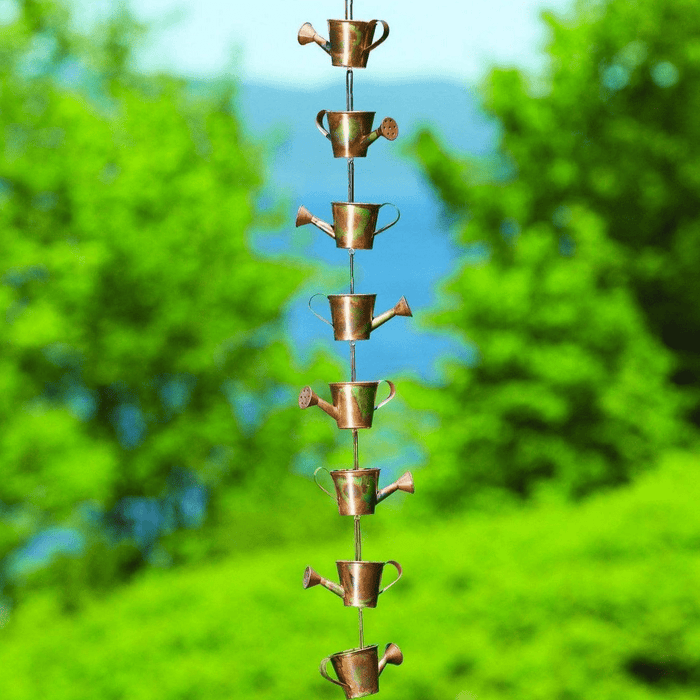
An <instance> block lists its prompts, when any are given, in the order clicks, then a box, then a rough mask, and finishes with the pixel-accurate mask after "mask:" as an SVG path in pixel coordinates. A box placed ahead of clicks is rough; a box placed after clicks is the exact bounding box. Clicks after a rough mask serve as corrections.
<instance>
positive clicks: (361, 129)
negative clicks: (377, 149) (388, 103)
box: [316, 109, 399, 158]
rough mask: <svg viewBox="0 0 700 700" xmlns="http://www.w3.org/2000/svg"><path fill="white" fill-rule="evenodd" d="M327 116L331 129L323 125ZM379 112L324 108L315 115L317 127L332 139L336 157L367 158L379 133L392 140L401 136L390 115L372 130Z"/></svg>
mask: <svg viewBox="0 0 700 700" xmlns="http://www.w3.org/2000/svg"><path fill="white" fill-rule="evenodd" d="M326 114H327V115H328V128H329V129H330V131H328V130H327V129H326V128H325V127H324V126H323V117H324V115H326ZM375 114H376V112H329V111H328V110H325V109H322V110H321V111H320V112H319V113H318V114H317V115H316V126H317V127H318V130H319V131H320V132H321V133H322V134H323V135H324V136H325V137H326V138H327V139H329V140H330V142H331V145H332V146H333V156H334V157H335V158H364V157H365V156H366V155H367V149H368V148H369V146H370V144H372V143H374V142H375V141H376V140H377V139H378V138H379V137H380V136H383V137H384V138H386V139H388V140H389V141H393V140H394V139H395V138H396V137H397V136H398V135H399V127H398V126H397V124H396V122H395V121H394V120H393V119H392V118H391V117H384V119H382V123H381V124H380V125H379V127H378V128H376V129H375V130H374V131H372V122H373V121H374V115H375Z"/></svg>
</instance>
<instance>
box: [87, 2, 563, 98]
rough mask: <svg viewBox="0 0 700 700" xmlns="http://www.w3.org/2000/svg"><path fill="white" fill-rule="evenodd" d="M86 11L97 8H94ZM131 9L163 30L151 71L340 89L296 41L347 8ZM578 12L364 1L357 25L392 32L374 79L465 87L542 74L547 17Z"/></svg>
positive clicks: (146, 59)
mask: <svg viewBox="0 0 700 700" xmlns="http://www.w3.org/2000/svg"><path fill="white" fill-rule="evenodd" d="M80 1H81V2H83V3H87V5H88V6H91V7H92V8H94V7H95V4H94V0H92V1H91V0H80ZM103 1H105V2H107V4H108V6H112V7H113V3H112V2H109V0H103ZM131 5H132V8H133V10H134V12H135V13H136V14H137V15H138V16H139V17H141V18H143V19H147V20H150V21H155V22H157V23H158V24H160V28H159V29H158V31H157V32H156V33H155V36H154V41H153V43H152V46H151V47H150V48H149V49H147V50H145V51H144V52H143V54H142V65H143V66H144V67H147V68H150V69H156V68H169V69H176V70H177V71H178V72H181V73H183V74H186V75H191V76H208V75H215V74H217V73H220V72H222V70H225V69H226V68H227V67H228V68H230V69H231V70H233V71H234V72H236V74H237V75H238V77H240V78H241V79H243V80H245V81H254V82H263V83H267V84H270V85H285V86H289V85H294V84H297V83H300V82H301V83H305V84H306V85H307V86H318V85H322V84H328V83H331V82H334V81H337V79H338V75H337V74H338V72H339V70H338V69H333V68H332V67H331V66H330V60H329V59H328V58H327V57H326V56H325V54H323V52H322V51H321V50H320V49H319V48H318V47H316V46H313V45H310V46H304V47H301V46H299V45H298V44H297V42H296V32H297V30H298V28H299V27H300V26H301V24H302V23H303V22H305V21H310V22H311V23H312V24H313V25H314V27H315V28H316V30H317V31H318V32H319V33H320V34H321V35H323V36H327V24H326V20H327V19H341V18H343V16H344V0H332V1H330V0H264V1H260V0H259V1H257V2H256V1H254V0H139V2H138V3H135V2H133V1H132V2H131ZM569 5H570V0H486V1H484V0H480V1H479V2H464V1H463V0H439V1H438V2H430V3H410V2H406V0H354V17H355V19H363V20H369V19H374V18H377V19H384V20H386V21H387V22H388V23H389V26H390V28H391V35H390V37H389V39H388V40H387V41H386V42H385V43H384V44H383V45H382V46H380V47H378V48H377V50H376V51H375V52H373V54H372V58H371V62H370V64H369V68H368V71H371V72H372V73H373V77H376V78H379V77H380V76H381V78H386V79H388V80H397V79H402V78H410V77H431V76H440V77H442V78H453V79H455V80H459V81H463V80H464V79H465V78H466V79H467V80H476V79H478V77H479V76H480V75H481V74H482V73H483V71H484V68H485V67H486V66H487V65H489V64H492V63H494V62H497V63H499V64H515V65H519V66H529V67H537V65H538V59H537V52H538V48H539V47H540V46H541V45H542V42H543V41H544V39H545V36H546V35H545V31H544V29H543V26H542V23H541V22H540V21H539V20H538V16H539V13H540V12H541V11H542V10H543V9H552V10H555V11H565V9H566V8H567V7H568V6H569ZM93 11H94V10H93ZM234 66H235V68H234Z"/></svg>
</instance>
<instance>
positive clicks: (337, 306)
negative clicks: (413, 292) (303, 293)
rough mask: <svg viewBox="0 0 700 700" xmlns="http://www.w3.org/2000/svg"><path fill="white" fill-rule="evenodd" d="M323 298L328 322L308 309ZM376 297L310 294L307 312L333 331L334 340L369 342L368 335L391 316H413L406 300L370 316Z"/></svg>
mask: <svg viewBox="0 0 700 700" xmlns="http://www.w3.org/2000/svg"><path fill="white" fill-rule="evenodd" d="M317 296H322V297H323V296H325V297H326V298H327V299H328V301H329V302H330V305H331V319H332V322H331V321H328V320H326V319H325V318H323V316H321V315H320V314H317V313H316V312H315V311H314V310H313V309H312V308H311V302H312V301H313V299H314V297H317ZM376 298H377V295H376V294H329V295H327V296H326V295H325V294H321V293H320V292H319V293H318V294H314V295H313V296H312V297H311V299H309V309H311V313H312V314H313V315H314V316H317V317H318V318H320V319H321V320H322V321H323V322H324V323H327V324H328V325H329V326H330V327H331V328H332V329H333V337H334V338H335V340H369V334H370V333H371V332H372V331H373V330H375V329H376V328H379V326H381V325H382V324H384V323H386V322H387V321H388V320H390V319H392V318H394V316H413V314H412V313H411V309H410V307H409V306H408V302H407V301H406V297H401V299H400V300H399V302H398V303H397V304H396V306H394V308H393V309H389V310H388V311H385V312H384V313H383V314H379V316H374V315H373V314H374V301H375V299H376Z"/></svg>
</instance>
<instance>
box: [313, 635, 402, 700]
mask: <svg viewBox="0 0 700 700" xmlns="http://www.w3.org/2000/svg"><path fill="white" fill-rule="evenodd" d="M329 661H330V663H331V665H332V666H333V670H334V671H335V674H336V676H337V677H338V680H335V678H331V677H330V676H329V675H328V671H327V667H328V662H329ZM402 663H403V654H402V653H401V649H399V647H398V646H397V645H396V644H387V645H386V649H385V650H384V654H383V655H382V658H381V659H380V658H379V654H378V653H377V645H376V644H372V645H370V646H366V647H362V648H361V649H350V650H349V651H341V652H338V653H337V654H331V656H327V657H326V658H325V659H324V660H323V661H322V662H321V666H320V669H319V670H320V672H321V675H322V676H323V677H324V678H325V679H326V680H328V681H330V682H331V683H335V685H339V686H341V688H343V690H344V691H345V697H346V699H347V700H354V698H364V697H366V696H368V695H374V694H375V693H378V692H379V676H380V675H381V674H382V671H383V670H384V668H385V667H386V665H387V664H393V665H395V666H400V665H401V664H402Z"/></svg>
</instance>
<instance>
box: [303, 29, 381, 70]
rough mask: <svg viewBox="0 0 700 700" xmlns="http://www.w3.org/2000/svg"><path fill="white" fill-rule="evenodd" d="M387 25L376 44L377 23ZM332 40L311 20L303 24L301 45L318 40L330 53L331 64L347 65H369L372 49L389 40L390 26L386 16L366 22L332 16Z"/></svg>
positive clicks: (363, 66) (347, 66)
mask: <svg viewBox="0 0 700 700" xmlns="http://www.w3.org/2000/svg"><path fill="white" fill-rule="evenodd" d="M380 23H381V25H382V27H383V31H382V35H381V36H380V37H379V39H377V41H375V42H374V43H372V41H373V39H374V32H375V29H376V27H377V24H380ZM328 35H329V37H330V38H329V40H326V39H324V38H323V37H322V36H320V35H319V34H318V33H317V32H316V30H315V29H314V28H313V27H312V26H311V24H310V23H309V22H305V23H304V24H302V25H301V28H300V29H299V33H298V34H297V40H298V41H299V43H300V44H302V45H304V44H310V43H311V42H315V43H316V44H318V45H319V46H320V47H321V48H322V49H323V50H324V51H325V52H326V53H328V54H330V57H331V63H332V64H333V65H334V66H340V67H343V68H365V67H366V66H367V59H368V58H369V54H370V52H371V51H373V50H374V49H376V48H377V46H379V44H381V43H383V42H384V41H386V39H387V37H388V36H389V25H388V24H387V23H386V22H385V21H384V20H383V19H372V20H370V21H369V22H363V21H361V20H356V19H329V20H328Z"/></svg>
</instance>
